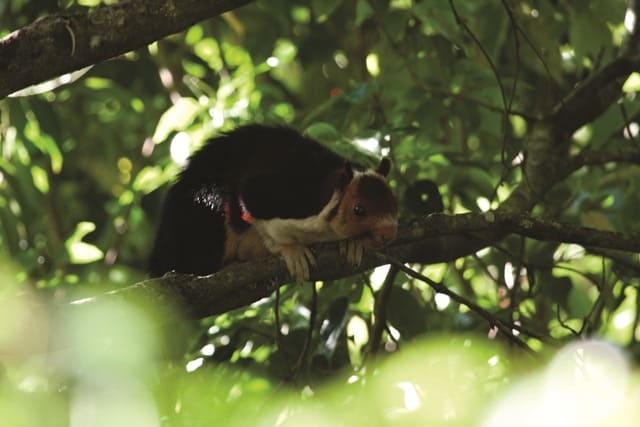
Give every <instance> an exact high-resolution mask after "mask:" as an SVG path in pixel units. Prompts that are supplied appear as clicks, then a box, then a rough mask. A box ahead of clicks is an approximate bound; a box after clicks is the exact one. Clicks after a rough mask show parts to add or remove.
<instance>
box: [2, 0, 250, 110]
mask: <svg viewBox="0 0 640 427" xmlns="http://www.w3.org/2000/svg"><path fill="white" fill-rule="evenodd" d="M250 2H251V0H125V1H121V2H119V3H116V4H113V5H108V6H98V7H95V8H92V9H89V11H88V12H87V13H84V14H59V15H52V16H47V17H45V18H42V19H39V20H37V21H35V22H32V23H31V24H29V25H27V26H25V27H23V28H21V29H19V30H16V31H14V32H13V33H11V34H9V35H8V36H6V37H4V38H3V39H2V40H0V99H2V98H4V97H6V96H7V95H10V94H11V93H13V92H15V91H17V90H20V89H24V88H26V87H28V86H30V85H33V84H36V83H41V82H43V81H46V80H49V79H51V78H54V77H56V76H59V75H61V74H65V73H69V72H71V71H75V70H79V69H81V68H84V67H86V66H89V65H93V64H97V63H99V62H102V61H105V60H107V59H109V58H113V57H114V56H118V55H122V54H124V53H126V52H129V51H131V50H134V49H138V48H140V47H143V46H146V45H147V44H149V43H152V42H154V41H156V40H159V39H162V38H163V37H166V36H168V35H170V34H174V33H177V32H180V31H183V30H185V29H187V28H189V27H190V26H191V25H193V24H195V23H197V22H199V21H202V20H205V19H208V18H211V17H213V16H216V15H219V14H221V13H224V12H227V11H229V10H232V9H235V8H238V7H240V6H243V5H245V4H247V3H250Z"/></svg>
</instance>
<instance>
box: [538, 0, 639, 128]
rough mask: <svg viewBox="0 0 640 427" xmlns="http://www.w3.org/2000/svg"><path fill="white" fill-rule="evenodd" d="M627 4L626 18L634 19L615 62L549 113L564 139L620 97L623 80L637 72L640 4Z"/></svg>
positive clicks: (635, 1)
mask: <svg viewBox="0 0 640 427" xmlns="http://www.w3.org/2000/svg"><path fill="white" fill-rule="evenodd" d="M627 4H628V9H627V14H633V16H634V19H632V20H629V21H628V22H632V23H633V26H632V27H631V28H627V34H626V36H625V40H624V41H623V43H622V46H621V48H620V52H619V55H618V58H617V59H616V60H615V61H613V62H611V63H610V64H608V65H607V66H605V67H603V68H602V69H600V70H598V71H597V72H596V73H595V74H593V75H592V76H591V77H590V78H589V79H587V80H586V81H585V82H583V83H581V84H579V85H578V86H576V88H575V89H574V90H573V91H572V92H571V93H570V94H569V95H568V96H567V97H566V98H565V99H564V100H563V101H562V102H560V103H559V104H558V105H556V106H555V108H554V109H553V111H552V113H551V117H550V118H551V120H552V121H554V122H555V123H557V124H558V125H559V126H562V127H563V128H564V129H565V130H566V132H567V134H568V135H571V134H572V133H573V132H575V131H576V130H577V129H578V128H580V127H581V126H583V125H585V124H587V123H590V122H591V121H593V120H594V119H595V118H596V117H598V116H600V115H601V114H602V113H604V112H605V111H606V110H607V108H609V106H611V104H612V103H613V102H614V101H615V100H616V99H617V98H618V97H620V95H621V92H622V91H621V89H622V85H623V83H624V81H625V79H626V78H627V76H628V75H629V74H630V73H631V72H633V71H635V70H637V69H638V68H640V44H639V43H638V41H639V39H640V2H638V1H637V0H627ZM626 22H627V20H626V19H625V23H626Z"/></svg>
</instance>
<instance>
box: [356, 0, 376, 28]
mask: <svg viewBox="0 0 640 427" xmlns="http://www.w3.org/2000/svg"><path fill="white" fill-rule="evenodd" d="M371 16H373V9H372V8H371V5H370V4H369V1H368V0H358V2H357V3H356V25H358V26H359V25H361V24H362V23H363V22H364V21H366V20H367V19H369V18H370V17H371Z"/></svg>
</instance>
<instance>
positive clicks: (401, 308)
mask: <svg viewBox="0 0 640 427" xmlns="http://www.w3.org/2000/svg"><path fill="white" fill-rule="evenodd" d="M387 318H388V319H389V322H391V324H392V325H393V326H394V327H395V328H396V329H397V330H398V331H400V334H401V335H402V336H403V337H404V338H412V337H415V336H416V335H418V334H420V333H423V332H424V331H425V329H426V313H425V311H424V308H423V307H422V306H421V305H420V304H419V303H418V301H417V300H416V298H415V297H414V296H413V295H412V294H411V293H409V292H408V291H406V290H404V289H402V288H399V287H394V288H393V290H392V291H391V300H390V301H389V304H388V305H387Z"/></svg>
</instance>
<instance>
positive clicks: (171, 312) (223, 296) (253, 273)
mask: <svg viewBox="0 0 640 427" xmlns="http://www.w3.org/2000/svg"><path fill="white" fill-rule="evenodd" d="M508 233H517V234H521V235H523V236H528V237H531V238H534V239H538V240H548V241H555V242H568V243H577V244H581V245H584V246H593V247H599V248H605V249H618V250H623V251H630V252H640V235H638V233H635V234H633V235H624V234H621V233H615V232H608V231H600V230H594V229H591V228H585V227H579V226H575V225H567V224H559V223H557V222H552V221H544V220H540V219H535V218H531V217H529V216H527V215H523V214H508V213H502V212H487V213H469V214H461V215H444V214H435V215H430V216H428V217H425V218H420V219H418V220H415V221H413V222H411V223H410V224H405V225H403V226H402V227H401V229H400V233H399V238H398V240H397V241H396V242H394V243H393V244H392V245H390V246H389V247H388V248H387V250H386V254H387V255H388V256H390V257H392V258H394V259H399V260H402V261H403V262H420V263H427V264H428V263H437V262H448V261H452V260H454V259H456V258H459V257H461V256H466V255H469V254H472V253H474V252H476V251H478V250H479V249H481V248H483V247H485V246H487V245H489V244H491V243H492V242H496V241H497V240H500V239H502V238H503V237H504V236H506V235H507V234H508ZM337 248H338V244H337V243H328V244H323V245H316V246H314V247H313V249H314V252H315V253H316V259H317V263H318V266H317V268H316V269H314V271H313V272H312V277H311V279H312V280H335V279H339V278H343V277H347V276H350V275H353V274H356V273H358V272H362V271H365V270H369V269H371V268H374V267H376V266H379V265H381V264H383V263H384V261H383V258H381V257H379V256H377V255H376V254H372V253H369V254H365V257H364V259H363V261H362V264H361V265H360V266H358V267H353V266H351V265H349V264H348V262H347V261H346V260H345V258H344V257H343V256H341V255H340V253H339V251H338V249H337ZM290 281H291V280H290V278H289V274H288V273H287V271H286V268H285V264H284V262H283V261H282V260H281V259H280V258H278V257H275V256H271V257H266V258H262V259H258V260H254V261H251V262H246V263H238V264H233V265H230V266H228V267H227V268H224V269H223V270H221V271H219V272H217V273H215V274H213V275H210V276H204V277H196V276H191V275H185V274H168V275H165V276H164V277H162V278H157V279H150V280H146V281H144V282H140V283H137V284H135V285H133V286H129V287H126V288H123V289H120V290H117V291H112V292H109V293H107V294H103V295H101V296H97V297H93V298H87V299H83V300H79V301H74V302H73V303H72V304H71V305H72V307H84V306H89V307H90V306H91V305H92V303H96V302H99V301H101V300H105V299H107V300H111V299H118V298H124V299H133V300H140V301H143V302H145V303H147V304H149V303H150V304H152V305H153V306H154V307H155V308H156V309H157V310H158V311H159V314H160V316H161V318H163V319H164V320H165V321H169V320H171V319H175V318H176V316H177V315H178V314H179V313H180V314H181V315H184V316H187V317H190V318H202V317H206V316H211V315H214V314H220V313H224V312H227V311H230V310H233V309H236V308H239V307H243V306H246V305H249V304H251V303H253V302H255V301H258V300H259V299H261V298H264V297H267V296H269V295H271V293H272V292H273V291H274V290H275V289H276V288H277V287H279V286H280V285H281V284H283V283H288V282H290ZM176 308H179V309H180V310H179V311H178V312H176Z"/></svg>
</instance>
